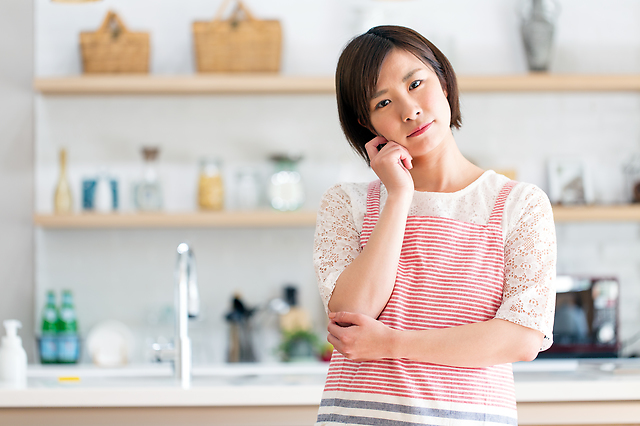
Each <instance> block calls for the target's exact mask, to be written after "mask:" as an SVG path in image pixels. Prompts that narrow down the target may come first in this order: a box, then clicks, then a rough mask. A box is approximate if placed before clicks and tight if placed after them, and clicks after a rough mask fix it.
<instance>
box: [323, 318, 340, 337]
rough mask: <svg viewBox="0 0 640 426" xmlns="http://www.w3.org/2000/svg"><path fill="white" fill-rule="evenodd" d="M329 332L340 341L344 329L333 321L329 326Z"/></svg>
mask: <svg viewBox="0 0 640 426" xmlns="http://www.w3.org/2000/svg"><path fill="white" fill-rule="evenodd" d="M327 331H328V332H329V334H332V335H333V336H335V337H336V338H337V339H339V338H340V336H341V334H342V327H340V326H339V325H338V324H336V323H335V322H333V321H331V322H330V323H329V325H328V326H327Z"/></svg>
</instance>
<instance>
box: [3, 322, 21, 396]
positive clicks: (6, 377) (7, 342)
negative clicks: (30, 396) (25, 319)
mask: <svg viewBox="0 0 640 426" xmlns="http://www.w3.org/2000/svg"><path fill="white" fill-rule="evenodd" d="M3 324H4V328H5V329H6V330H7V335H6V336H3V337H2V346H1V347H0V382H2V383H6V384H8V385H11V386H15V387H25V386H26V384H27V353H26V352H25V351H24V349H23V348H22V339H21V338H20V336H18V328H20V327H22V323H20V321H18V320H13V319H10V320H5V321H3Z"/></svg>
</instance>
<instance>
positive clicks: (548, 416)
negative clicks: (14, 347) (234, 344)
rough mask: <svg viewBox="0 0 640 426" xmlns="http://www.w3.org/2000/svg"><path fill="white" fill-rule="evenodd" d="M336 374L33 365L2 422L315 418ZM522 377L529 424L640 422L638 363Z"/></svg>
mask: <svg viewBox="0 0 640 426" xmlns="http://www.w3.org/2000/svg"><path fill="white" fill-rule="evenodd" d="M326 371H327V365H326V364H284V365H283V364H274V365H230V366H211V367H200V368H194V378H193V383H192V386H191V387H190V388H189V389H182V388H181V387H180V386H179V385H178V384H177V383H176V382H175V381H174V380H173V379H172V377H171V369H170V367H169V366H166V365H164V366H159V365H158V366H144V367H142V366H141V367H128V368H123V369H112V370H108V369H98V368H95V367H90V366H87V367H83V366H73V367H50V366H46V367H45V366H33V367H30V368H29V380H28V386H27V388H26V389H8V388H0V424H25V425H27V424H37V422H38V421H40V422H42V423H43V424H44V422H45V420H44V419H45V417H44V416H47V417H46V418H48V419H52V418H55V417H56V415H63V414H64V418H66V419H69V418H70V417H69V416H73V415H76V416H77V417H78V419H79V422H78V424H81V421H80V420H82V419H84V421H85V422H86V417H83V415H85V414H86V415H91V416H94V415H96V414H100V418H102V419H104V420H105V423H104V424H108V423H113V424H116V423H117V424H119V425H120V426H124V425H126V424H129V423H127V421H130V420H127V419H134V418H135V419H137V420H136V421H137V423H135V424H145V423H144V422H143V423H140V421H141V420H140V419H141V418H144V419H149V420H151V419H153V422H151V421H149V424H154V425H159V424H160V425H162V424H172V423H171V421H174V422H179V423H180V424H198V422H201V421H202V419H209V420H207V421H208V422H210V421H211V419H212V417H211V416H213V418H215V419H216V421H215V422H210V424H229V425H231V424H260V425H269V424H274V425H275V424H279V425H288V424H291V425H294V424H312V423H313V419H314V418H315V412H316V411H317V407H318V404H319V401H320V397H321V394H322V388H323V384H324V377H325V375H326ZM514 374H515V378H516V398H517V401H518V411H519V419H520V424H522V425H524V424H530V425H531V424H540V425H541V424H631V423H640V362H638V361H636V360H615V361H613V362H611V361H602V360H584V361H581V362H577V361H575V360H564V361H547V360H540V361H535V362H532V363H516V364H514ZM59 378H63V380H60V379H59ZM77 378H79V380H77ZM194 416H195V417H194ZM192 417H193V418H192ZM61 418H62V417H61ZM190 418H191V420H189V419H190ZM17 419H21V421H22V423H15V422H16V420H17ZM28 419H31V420H28ZM107 419H109V422H108V423H106V421H107ZM171 419H173V420H171ZM283 419H286V421H285V420H283ZM46 422H47V424H49V425H53V424H56V423H55V422H54V423H51V422H50V421H49V420H46ZM163 422H166V423H163ZM190 422H191V423H190ZM61 424H62V423H61ZM65 424H74V423H73V422H71V423H70V422H69V421H66V423H65ZM94 424H95V423H94ZM98 424H102V423H98ZM131 424H134V423H131Z"/></svg>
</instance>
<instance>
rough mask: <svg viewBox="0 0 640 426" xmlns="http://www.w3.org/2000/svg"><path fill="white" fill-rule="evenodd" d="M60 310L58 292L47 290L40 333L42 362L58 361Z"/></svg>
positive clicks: (51, 362)
mask: <svg viewBox="0 0 640 426" xmlns="http://www.w3.org/2000/svg"><path fill="white" fill-rule="evenodd" d="M57 332H58V310H57V309H56V294H55V293H54V292H53V291H52V290H49V291H47V303H46V305H45V306H44V309H43V310H42V330H41V334H40V362H41V363H42V364H53V363H56V362H58V337H57Z"/></svg>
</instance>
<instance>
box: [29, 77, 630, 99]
mask: <svg viewBox="0 0 640 426" xmlns="http://www.w3.org/2000/svg"><path fill="white" fill-rule="evenodd" d="M458 81H459V85H460V90H461V91H462V92H570V91H576V92H577V91H580V92H585V91H586V92H589V91H640V75H571V74H521V75H492V76H459V77H458ZM34 88H35V89H36V90H37V91H39V92H41V93H43V94H46V95H101V94H102V95H105V94H111V95H123V94H130V95H198V94H313V93H316V94H333V93H335V86H334V79H333V77H296V76H284V75H280V74H221V75H184V76H158V75H119V76H112V75H90V76H84V75H83V76H76V77H47V78H37V79H36V80H35V81H34Z"/></svg>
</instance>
